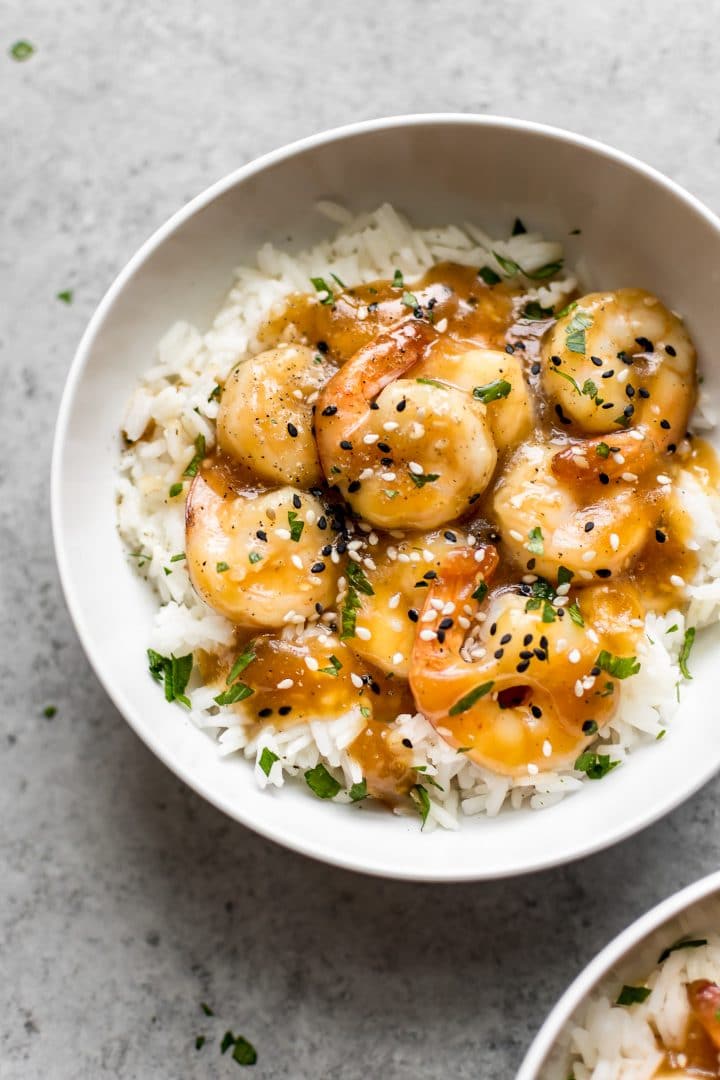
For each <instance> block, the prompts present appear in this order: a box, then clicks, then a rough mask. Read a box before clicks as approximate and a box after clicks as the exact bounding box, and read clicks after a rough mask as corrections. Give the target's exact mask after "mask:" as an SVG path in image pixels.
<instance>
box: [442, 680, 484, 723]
mask: <svg viewBox="0 0 720 1080" xmlns="http://www.w3.org/2000/svg"><path fill="white" fill-rule="evenodd" d="M494 685H495V684H494V683H492V682H486V683H481V684H480V686H476V687H474V689H472V690H471V691H470V692H469V693H467V694H465V696H464V697H461V698H460V699H459V701H456V702H455V704H454V705H451V707H450V709H449V710H448V713H449V715H450V716H459V714H460V713H464V712H467V711H468V709H472V707H473V705H474V704H475V703H476V702H477V701H479V700H480V698H482V697H485V695H486V694H489V693H490V691H491V690H492V688H493V686H494Z"/></svg>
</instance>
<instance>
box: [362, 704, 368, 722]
mask: <svg viewBox="0 0 720 1080" xmlns="http://www.w3.org/2000/svg"><path fill="white" fill-rule="evenodd" d="M360 715H361V716H364V717H365V719H366V720H367V719H369V717H370V709H369V708H368V707H367V705H361V706H360Z"/></svg>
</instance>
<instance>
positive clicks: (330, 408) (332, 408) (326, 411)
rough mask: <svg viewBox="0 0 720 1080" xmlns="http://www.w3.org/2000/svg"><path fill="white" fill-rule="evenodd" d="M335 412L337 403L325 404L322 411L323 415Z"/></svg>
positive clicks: (330, 414)
mask: <svg viewBox="0 0 720 1080" xmlns="http://www.w3.org/2000/svg"><path fill="white" fill-rule="evenodd" d="M336 412H337V405H326V406H325V408H324V409H323V411H322V414H323V416H334V415H335V413H336Z"/></svg>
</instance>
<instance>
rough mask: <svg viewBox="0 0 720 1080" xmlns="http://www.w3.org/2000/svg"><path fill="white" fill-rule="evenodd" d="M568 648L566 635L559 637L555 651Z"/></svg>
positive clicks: (563, 650)
mask: <svg viewBox="0 0 720 1080" xmlns="http://www.w3.org/2000/svg"><path fill="white" fill-rule="evenodd" d="M566 649H567V641H566V640H565V638H564V637H561V638H558V639H557V641H556V642H555V651H556V652H559V653H561V652H565V650H566Z"/></svg>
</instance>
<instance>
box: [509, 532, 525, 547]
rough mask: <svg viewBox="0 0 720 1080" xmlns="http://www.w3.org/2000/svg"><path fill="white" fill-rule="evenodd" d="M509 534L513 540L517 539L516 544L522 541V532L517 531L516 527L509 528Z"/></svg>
mask: <svg viewBox="0 0 720 1080" xmlns="http://www.w3.org/2000/svg"><path fill="white" fill-rule="evenodd" d="M510 535H511V537H512V538H513V540H515V541H517V543H518V544H520V543H522V538H523V536H522V533H519V532H518V531H517V529H511V530H510Z"/></svg>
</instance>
